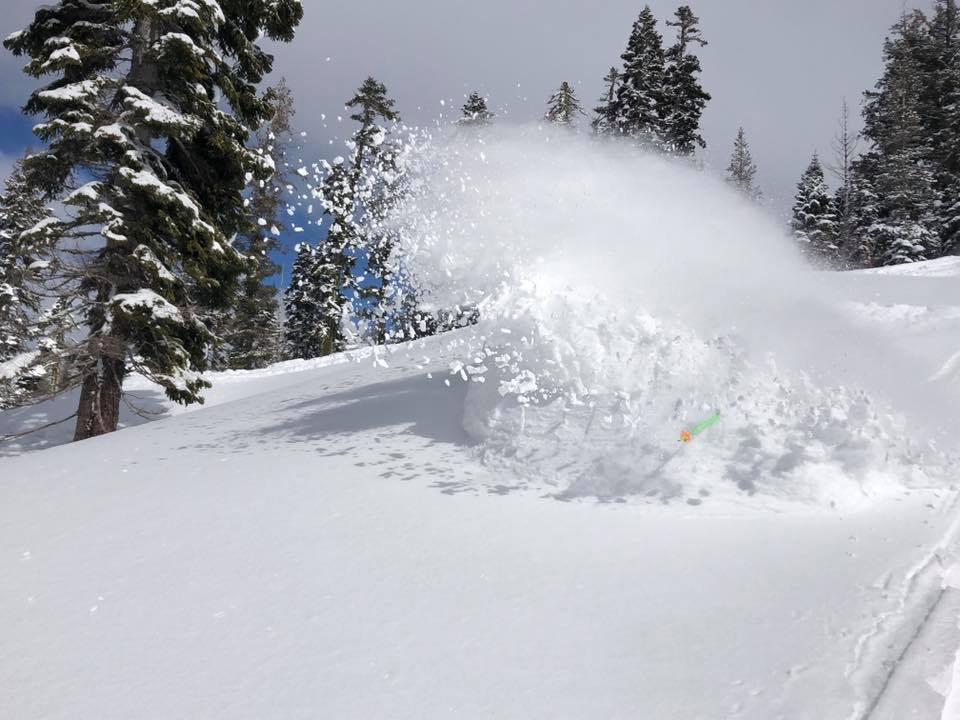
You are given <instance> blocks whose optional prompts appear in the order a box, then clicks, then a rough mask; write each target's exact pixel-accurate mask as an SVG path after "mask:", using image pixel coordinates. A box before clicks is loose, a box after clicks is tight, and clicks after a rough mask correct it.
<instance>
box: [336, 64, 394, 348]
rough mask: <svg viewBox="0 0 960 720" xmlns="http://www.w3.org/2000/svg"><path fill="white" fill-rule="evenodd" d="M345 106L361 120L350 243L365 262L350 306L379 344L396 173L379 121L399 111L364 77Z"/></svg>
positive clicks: (356, 145) (382, 89) (356, 135)
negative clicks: (353, 304) (364, 320)
mask: <svg viewBox="0 0 960 720" xmlns="http://www.w3.org/2000/svg"><path fill="white" fill-rule="evenodd" d="M347 106H348V107H353V108H357V112H356V113H355V114H354V115H352V116H351V117H352V118H353V119H354V120H356V121H357V122H359V123H360V128H359V129H358V130H357V131H356V132H355V133H354V134H353V138H352V144H353V147H354V153H353V158H352V165H353V168H352V173H353V184H352V186H351V191H352V193H353V203H354V206H355V209H356V211H357V212H358V213H359V214H358V217H356V218H354V220H353V222H354V227H355V229H356V233H357V237H356V238H355V242H356V244H357V246H358V250H359V252H360V254H361V255H362V257H363V261H364V262H365V265H366V267H365V271H364V273H363V280H362V281H355V282H354V283H353V286H352V290H353V293H354V296H355V297H356V299H357V302H356V303H355V310H359V311H360V314H361V316H362V317H363V318H365V319H366V320H367V321H368V322H369V323H370V324H371V326H372V327H371V328H370V329H371V331H372V340H373V342H374V343H376V344H379V345H382V344H383V343H385V342H386V333H387V312H388V311H387V300H388V296H389V294H390V292H391V290H390V284H391V281H392V275H393V273H392V271H391V268H390V264H389V263H390V257H391V255H392V253H393V247H394V245H395V241H394V233H393V231H392V229H391V228H390V227H389V226H388V225H387V223H386V219H387V215H388V213H389V211H390V208H391V207H392V206H393V205H394V203H395V201H396V197H395V193H396V189H397V184H398V183H397V181H398V178H399V176H400V173H399V168H398V166H397V161H396V158H397V154H398V149H397V148H396V147H395V145H394V143H393V142H391V141H390V139H389V129H388V128H387V127H384V126H382V125H380V124H378V121H383V122H385V123H396V122H399V120H400V116H399V114H398V113H397V112H396V111H395V110H394V109H393V108H394V101H393V100H391V99H390V98H389V97H388V96H387V89H386V87H384V85H383V84H382V83H378V82H377V81H376V80H374V79H373V78H368V79H367V80H366V82H364V84H363V86H361V88H360V90H359V91H358V92H357V94H356V95H355V96H354V97H353V98H352V99H351V100H350V102H348V103H347Z"/></svg>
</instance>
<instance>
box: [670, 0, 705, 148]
mask: <svg viewBox="0 0 960 720" xmlns="http://www.w3.org/2000/svg"><path fill="white" fill-rule="evenodd" d="M675 16H676V21H675V22H667V26H669V27H675V28H677V42H676V43H675V44H674V45H673V46H672V47H671V48H670V49H668V50H667V52H666V61H667V71H666V78H665V81H664V99H663V105H664V117H663V140H664V143H665V145H666V148H667V150H668V151H670V152H673V153H676V154H677V155H681V156H690V155H693V154H694V153H695V152H696V149H697V148H698V147H700V148H705V147H706V146H707V144H706V142H704V139H703V138H702V137H701V136H700V117H701V116H702V115H703V110H704V108H705V107H706V106H707V103H708V102H709V101H710V94H709V93H708V92H706V91H705V90H704V89H703V87H702V86H701V85H700V81H699V79H698V76H699V74H700V72H701V67H700V58H698V57H697V56H696V55H694V54H693V52H692V51H691V49H692V48H693V46H697V45H699V46H700V47H704V46H706V44H707V42H706V40H704V39H703V38H702V37H701V35H700V28H699V23H700V19H699V18H698V17H697V16H696V15H694V14H693V11H692V10H691V9H690V8H689V7H688V6H687V5H684V6H682V7H681V8H679V9H678V10H677V11H676V13H675Z"/></svg>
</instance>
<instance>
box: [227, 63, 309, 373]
mask: <svg viewBox="0 0 960 720" xmlns="http://www.w3.org/2000/svg"><path fill="white" fill-rule="evenodd" d="M266 97H267V99H268V101H269V102H270V106H271V109H272V111H273V116H272V117H271V118H270V120H268V121H267V122H265V123H264V124H263V125H261V126H260V128H259V130H258V131H257V134H256V142H255V144H254V148H255V150H256V151H257V152H258V153H259V154H261V155H262V156H263V157H266V158H270V161H271V162H272V164H273V166H274V167H275V168H276V172H275V174H274V176H273V177H272V178H271V179H270V180H261V181H259V182H258V183H255V184H254V187H253V191H252V193H251V195H250V198H249V203H248V205H247V216H248V224H249V226H250V228H249V230H248V231H247V232H246V233H244V234H243V235H241V236H240V237H239V238H238V242H237V243H236V245H237V247H238V249H239V250H241V251H242V252H243V253H244V254H245V255H246V256H247V257H248V258H250V260H251V261H252V267H251V268H250V269H249V270H248V271H247V272H246V273H245V275H244V277H243V280H242V282H241V284H240V292H239V294H238V297H237V300H236V302H235V304H234V307H233V308H232V309H231V313H230V318H229V322H228V325H227V329H226V331H225V334H224V340H225V344H226V347H227V353H226V365H227V367H229V368H231V369H234V370H253V369H256V368H262V367H266V366H267V365H269V364H270V363H272V362H275V361H276V360H278V359H279V357H278V354H277V353H278V346H279V337H280V334H281V332H282V330H281V328H280V325H279V322H278V320H277V310H278V303H277V291H276V288H275V287H274V286H273V285H270V284H269V283H268V282H267V281H268V279H269V278H271V277H273V276H275V275H276V274H277V273H278V272H280V266H279V265H278V264H277V263H276V262H275V261H274V260H273V259H272V258H271V253H273V252H275V251H276V250H277V249H278V247H279V242H278V235H279V233H280V231H281V230H283V228H284V225H283V221H282V220H281V217H280V216H281V214H283V213H282V211H283V210H284V209H285V207H286V204H285V203H284V202H283V193H284V192H285V186H286V185H287V184H288V183H289V165H288V163H287V162H286V158H287V153H288V145H289V144H290V142H291V137H290V136H291V133H292V128H291V122H292V120H293V116H294V114H295V111H294V106H293V93H292V92H291V91H290V88H289V87H288V86H287V84H286V82H285V81H283V80H281V81H280V83H279V84H277V85H276V86H275V87H272V88H270V89H269V90H268V91H267V95H266Z"/></svg>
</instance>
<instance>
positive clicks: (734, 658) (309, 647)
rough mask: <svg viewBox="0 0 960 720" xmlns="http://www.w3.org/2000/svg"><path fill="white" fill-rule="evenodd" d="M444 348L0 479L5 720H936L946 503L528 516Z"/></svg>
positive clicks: (224, 401)
mask: <svg viewBox="0 0 960 720" xmlns="http://www.w3.org/2000/svg"><path fill="white" fill-rule="evenodd" d="M891 300H895V298H892V299H891ZM890 304H891V305H893V306H895V305H896V304H897V303H895V302H892V303H890ZM467 344H468V343H467V340H466V339H465V338H463V337H458V336H448V337H445V338H441V339H434V340H431V341H429V342H427V343H422V344H420V343H418V344H417V345H416V346H415V347H413V348H409V349H398V350H396V351H395V352H394V353H393V354H392V355H390V356H389V357H384V358H383V359H384V361H385V362H386V364H388V365H389V366H390V367H388V368H383V367H378V366H375V364H374V358H373V357H372V356H371V355H370V353H369V351H365V352H363V353H355V354H354V356H353V357H342V358H338V359H337V360H336V361H332V362H331V361H326V362H317V363H312V364H311V363H294V364H287V365H285V366H275V367H274V368H271V369H269V370H267V371H261V372H255V373H231V374H227V375H225V376H218V377H215V378H214V380H215V381H216V383H217V389H216V390H215V391H214V393H213V394H212V396H211V404H210V406H208V407H206V408H203V409H199V410H193V411H190V412H186V413H180V414H177V415H174V416H169V417H166V418H164V419H161V420H158V421H157V422H152V423H148V424H144V425H141V426H139V427H133V428H130V429H127V430H124V431H122V432H119V433H117V434H115V435H113V436H108V437H104V438H101V439H97V440H93V441H89V442H85V443H82V444H75V445H66V446H62V447H54V448H52V449H49V450H44V451H42V452H36V453H27V454H24V455H22V456H20V457H9V458H6V459H3V460H0V476H2V478H3V481H2V483H0V562H2V570H3V575H4V578H5V580H4V583H3V592H2V594H0V623H2V626H3V627H4V643H3V644H2V646H0V675H2V676H3V678H4V682H3V683H2V688H3V690H2V692H0V715H2V716H3V717H16V718H76V717H96V718H100V719H103V720H109V719H110V718H124V719H126V718H130V717H138V718H169V717H209V718H231V720H233V719H235V718H251V719H253V718H256V719H257V720H263V719H264V718H277V720H281V719H282V720H289V719H291V718H315V717H344V718H347V717H349V718H417V719H418V720H421V719H424V718H439V717H469V718H473V717H504V718H529V717H553V718H571V719H572V718H585V717H591V718H592V717H604V718H628V717H663V718H668V717H669V718H672V717H690V718H696V717H701V718H719V717H738V718H755V719H757V720H769V718H777V717H784V718H811V719H813V718H817V719H820V718H861V717H871V718H891V719H894V718H896V719H899V718H904V717H920V718H939V717H941V715H940V713H941V711H943V712H946V710H943V708H944V703H945V699H944V698H945V696H947V695H948V694H949V692H950V688H951V687H952V685H951V682H952V674H953V673H952V670H951V668H952V662H951V661H952V659H953V655H954V653H955V651H956V649H957V647H958V646H960V633H958V630H957V625H956V610H957V609H958V607H960V591H958V590H955V589H953V583H955V579H956V577H957V575H956V573H953V574H948V573H947V570H948V569H949V568H950V567H951V566H952V565H953V562H954V559H955V555H956V552H957V540H958V538H957V517H958V514H957V513H958V508H957V498H958V495H957V492H956V491H955V490H954V489H953V488H952V487H949V486H944V487H942V488H939V489H938V488H936V487H931V488H930V489H926V490H913V491H910V490H906V489H904V488H903V487H900V488H899V489H895V490H893V491H892V492H890V493H886V494H885V495H884V496H883V497H876V498H874V500H873V501H872V502H870V503H869V504H866V505H861V507H860V509H859V510H858V511H857V512H854V513H846V512H841V511H838V510H837V509H836V508H830V507H829V506H827V507H823V506H820V505H810V504H802V505H794V506H792V509H791V507H789V506H788V507H785V506H782V505H781V506H780V507H779V509H778V511H776V512H774V511H772V510H770V509H769V507H765V503H763V502H759V501H757V502H753V501H752V500H751V499H750V496H749V495H747V494H745V493H741V495H740V496H739V499H738V500H736V501H734V500H732V499H731V500H729V501H722V500H721V499H719V498H717V497H712V496H711V497H703V498H702V499H704V500H706V502H703V503H702V504H700V505H696V506H692V505H690V504H687V503H686V502H679V501H678V502H672V503H667V504H661V503H659V502H658V503H655V504H644V503H642V502H631V503H626V504H617V503H613V504H610V503H605V504H597V503H596V502H594V501H579V502H561V501H558V500H557V499H555V498H553V497H544V493H542V492H541V491H540V489H539V487H537V488H536V489H534V490H531V489H529V488H530V483H529V479H528V478H523V477H521V476H520V475H518V474H515V473H510V472H506V471H505V470H504V469H503V466H502V465H501V464H500V463H492V464H491V463H490V462H489V461H488V462H487V463H484V462H483V456H484V450H485V448H484V447H483V446H482V445H480V446H477V445H475V444H473V441H472V440H471V438H470V437H469V436H468V435H467V433H466V431H465V430H464V429H463V422H462V421H463V418H464V407H465V402H466V400H467V397H468V394H469V392H470V391H471V390H472V388H471V384H470V383H464V382H463V381H462V380H460V379H459V377H458V376H457V375H451V374H450V367H451V364H452V363H454V362H455V361H456V359H457V357H458V356H459V353H460V352H461V351H462V348H463V347H465V346H466V345H467ZM424 357H426V358H429V360H425V359H424ZM382 364H383V363H382V362H381V363H377V365H382ZM431 375H432V377H430V376H431ZM445 379H449V380H450V384H449V386H448V385H447V384H446V382H444V380H445ZM473 385H474V386H476V385H477V384H476V383H474V384H473ZM520 432H521V433H525V434H524V437H523V439H522V441H518V444H521V445H523V446H524V450H525V451H526V452H531V451H535V450H540V451H543V450H546V449H547V447H548V446H547V445H540V446H539V447H534V445H535V442H536V440H535V438H536V434H534V433H531V432H530V431H529V430H521V431H520ZM706 447H707V446H706V445H697V444H693V445H691V446H689V447H688V448H687V449H688V450H689V451H691V453H692V454H696V453H697V452H701V451H702V452H704V453H707V454H709V452H708V451H707V450H705V449H704V448H706ZM691 462H694V461H693V460H691ZM701 480H702V482H703V484H705V485H707V486H710V487H715V486H718V485H719V484H720V483H719V481H717V479H716V478H713V479H711V478H709V477H703V478H701ZM696 485H697V483H696V482H693V483H692V486H693V487H696ZM731 485H733V484H731ZM734 487H735V485H734ZM925 621H926V622H925ZM931 623H933V624H932V625H931ZM928 681H929V682H928ZM950 702H952V703H954V704H956V700H955V699H951V701H950ZM868 711H869V713H868ZM910 713H913V714H910ZM943 717H949V715H943Z"/></svg>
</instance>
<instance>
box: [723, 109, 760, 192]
mask: <svg viewBox="0 0 960 720" xmlns="http://www.w3.org/2000/svg"><path fill="white" fill-rule="evenodd" d="M756 175H757V166H756V164H755V163H754V162H753V156H752V155H751V154H750V146H749V145H748V144H747V136H746V134H745V133H744V131H743V128H742V127H741V128H740V129H739V130H737V139H736V140H734V142H733V154H732V155H731V156H730V165H728V166H727V182H728V183H730V184H731V185H733V187H735V188H736V189H737V191H738V192H740V193H741V194H742V195H743V196H744V197H745V198H747V199H748V200H754V201H757V200H759V199H760V197H761V192H760V190H759V189H758V188H757V186H756V184H755V182H756V181H755V178H756Z"/></svg>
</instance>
